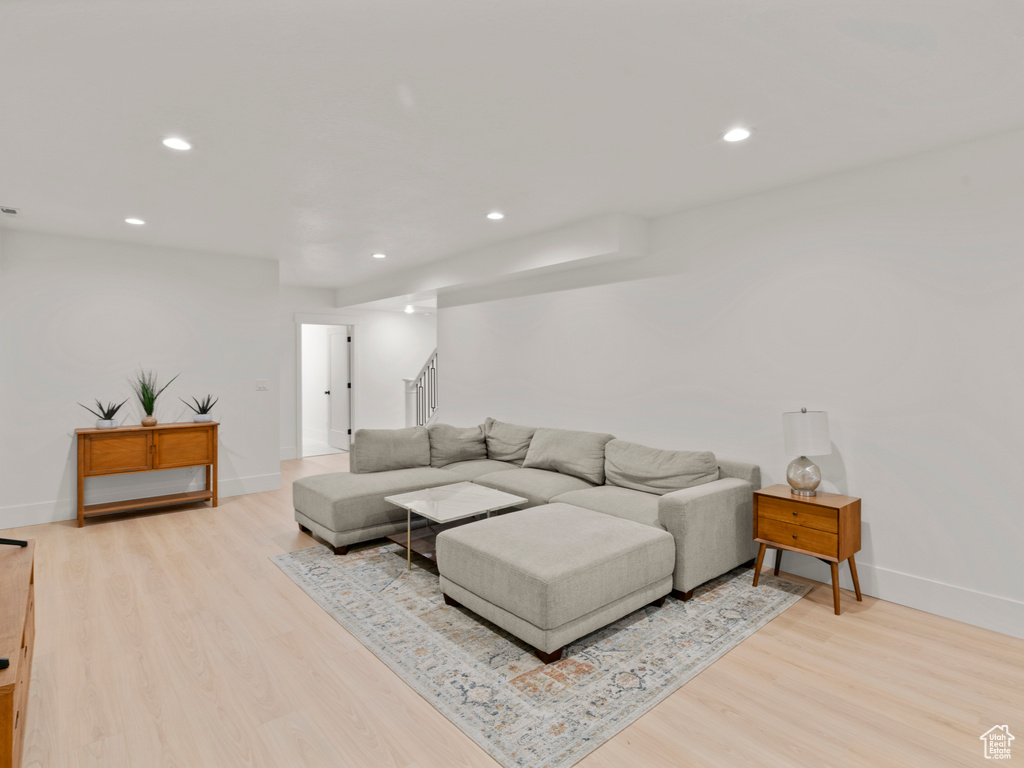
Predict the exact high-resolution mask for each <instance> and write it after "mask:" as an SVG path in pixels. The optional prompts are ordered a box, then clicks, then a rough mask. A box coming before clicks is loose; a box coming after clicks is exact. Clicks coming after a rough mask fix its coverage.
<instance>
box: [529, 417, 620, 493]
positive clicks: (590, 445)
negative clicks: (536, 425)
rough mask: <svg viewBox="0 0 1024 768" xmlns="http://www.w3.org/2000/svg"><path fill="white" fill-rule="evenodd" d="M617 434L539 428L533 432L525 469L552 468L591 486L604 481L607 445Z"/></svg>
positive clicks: (553, 470)
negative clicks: (605, 447)
mask: <svg viewBox="0 0 1024 768" xmlns="http://www.w3.org/2000/svg"><path fill="white" fill-rule="evenodd" d="M614 439H615V436H614V435H606V434H602V433H600V432H578V431H574V430H570V429H543V428H541V429H538V430H537V431H536V432H534V433H533V440H531V441H530V448H529V450H528V451H527V452H526V460H525V461H523V467H529V468H533V469H550V470H551V471H552V472H561V473H562V474H563V475H572V476H574V477H578V478H580V479H581V480H586V481H587V482H589V483H594V484H595V485H600V484H601V483H603V482H604V446H605V443H607V442H608V441H609V440H614Z"/></svg>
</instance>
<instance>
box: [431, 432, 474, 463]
mask: <svg viewBox="0 0 1024 768" xmlns="http://www.w3.org/2000/svg"><path fill="white" fill-rule="evenodd" d="M427 435H428V437H429V438H430V466H432V467H444V466H447V465H448V464H451V463H453V462H456V461H473V460H474V459H486V458H487V443H486V442H485V441H484V428H483V427H480V426H478V427H465V428H463V427H453V426H451V425H450V424H432V425H430V426H429V427H427Z"/></svg>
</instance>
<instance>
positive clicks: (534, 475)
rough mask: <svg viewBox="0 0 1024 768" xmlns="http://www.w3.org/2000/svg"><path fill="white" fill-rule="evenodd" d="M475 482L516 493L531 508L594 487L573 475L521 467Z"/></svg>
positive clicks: (492, 474) (478, 479) (482, 476)
mask: <svg viewBox="0 0 1024 768" xmlns="http://www.w3.org/2000/svg"><path fill="white" fill-rule="evenodd" d="M473 482H474V483H478V484H479V485H486V486H487V487H488V488H495V489H496V490H499V491H505V492H506V493H514V494H515V495H516V496H523V497H524V498H526V499H527V500H528V501H529V504H524V505H523V506H530V507H536V506H538V505H540V504H547V503H548V501H550V500H551V497H552V496H557V495H558V494H560V493H565V492H566V491H579V490H582V489H584V488H592V487H593V486H592V485H591V484H590V483H588V482H587V481H586V480H580V479H579V478H578V477H573V476H572V475H562V474H559V473H558V472H548V471H547V470H546V469H523V468H521V467H516V468H515V469H511V470H506V471H504V472H492V473H491V474H489V475H481V476H480V477H478V478H476V479H475V480H474V481H473Z"/></svg>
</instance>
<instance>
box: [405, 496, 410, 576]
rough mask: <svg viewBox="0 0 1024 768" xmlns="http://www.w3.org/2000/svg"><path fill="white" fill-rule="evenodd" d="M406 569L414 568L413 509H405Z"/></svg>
mask: <svg viewBox="0 0 1024 768" xmlns="http://www.w3.org/2000/svg"><path fill="white" fill-rule="evenodd" d="M405 570H407V571H411V570H412V510H411V509H407V510H405Z"/></svg>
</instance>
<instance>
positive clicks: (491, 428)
mask: <svg viewBox="0 0 1024 768" xmlns="http://www.w3.org/2000/svg"><path fill="white" fill-rule="evenodd" d="M535 431H536V430H535V429H534V428H533V427H522V426H519V425H518V424H506V423H505V422H504V421H497V420H496V419H492V418H490V417H489V416H488V417H487V419H486V420H485V421H484V439H485V441H486V443H487V458H488V459H495V460H496V461H510V462H512V463H513V464H518V465H520V466H522V464H523V459H525V458H526V451H527V450H528V449H529V448H530V440H531V439H532V438H533V433H534V432H535Z"/></svg>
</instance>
